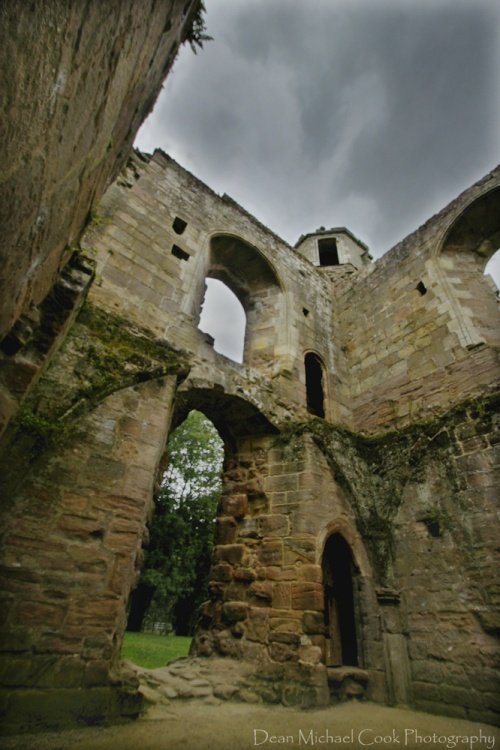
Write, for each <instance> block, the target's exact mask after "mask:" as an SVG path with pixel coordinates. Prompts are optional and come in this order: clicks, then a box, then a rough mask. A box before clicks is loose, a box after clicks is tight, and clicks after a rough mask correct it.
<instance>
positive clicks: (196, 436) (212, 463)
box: [124, 411, 224, 666]
mask: <svg viewBox="0 0 500 750" xmlns="http://www.w3.org/2000/svg"><path fill="white" fill-rule="evenodd" d="M167 455H168V460H169V465H168V468H167V470H166V471H165V473H164V474H163V478H162V481H161V487H160V490H159V492H158V496H157V497H156V499H155V513H154V516H153V520H152V522H151V526H150V540H149V544H148V547H147V548H146V550H145V554H144V564H143V568H142V571H141V576H140V580H139V584H138V586H137V588H136V589H135V590H134V591H133V592H132V595H131V597H130V602H129V618H128V624H127V630H128V631H129V633H128V634H126V637H125V645H124V657H125V658H129V657H128V656H127V648H128V647H129V646H130V648H132V645H133V644H135V643H136V642H137V638H139V639H140V636H135V634H139V633H141V635H142V633H144V634H145V633H150V634H157V635H165V634H171V635H176V636H184V637H190V636H192V635H193V631H194V627H195V625H196V621H197V619H198V612H199V608H200V606H201V604H202V603H203V602H204V601H206V600H207V599H208V598H209V597H208V592H207V586H208V575H209V571H210V560H211V552H212V546H213V539H214V531H215V519H216V512H217V504H218V501H219V497H220V492H221V474H222V464H223V458H224V447H223V442H222V440H221V438H220V436H219V433H218V432H217V430H216V429H215V427H214V425H213V424H212V422H211V421H210V420H209V419H207V418H206V417H205V415H204V414H202V413H201V412H199V411H191V412H190V413H189V415H188V417H187V418H186V419H185V420H184V422H183V423H182V424H181V425H180V426H179V427H177V429H176V430H174V431H173V432H172V434H171V435H170V438H169V440H168V447H167ZM132 633H133V634H134V635H132ZM141 642H142V641H141V640H139V643H138V645H139V646H140V645H141ZM150 642H151V641H150V639H149V640H146V643H150ZM162 642H163V639H162ZM165 645H166V644H165ZM171 645H172V646H173V647H175V648H176V649H179V648H181V649H184V654H187V649H188V647H189V642H188V641H187V638H186V640H185V641H180V642H179V641H174V640H173V639H172V644H171ZM150 648H152V650H153V651H154V650H156V649H160V648H162V643H161V642H160V641H158V643H155V644H154V645H153V646H152V647H151V646H150ZM158 655H159V656H160V654H158ZM175 655H182V654H180V653H178V652H176V654H175ZM151 656H152V657H154V656H155V654H154V653H151ZM170 658H173V656H170ZM132 660H134V659H133V656H132ZM165 662H166V659H165V658H163V661H162V662H161V663H160V664H158V665H157V666H161V665H162V664H164V663H165ZM142 666H151V665H142Z"/></svg>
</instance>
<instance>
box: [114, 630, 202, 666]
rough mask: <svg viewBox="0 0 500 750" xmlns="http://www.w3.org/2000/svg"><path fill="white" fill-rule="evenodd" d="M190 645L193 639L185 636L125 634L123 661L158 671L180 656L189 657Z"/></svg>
mask: <svg viewBox="0 0 500 750" xmlns="http://www.w3.org/2000/svg"><path fill="white" fill-rule="evenodd" d="M190 644H191V638H190V637H188V636H183V635H154V634H153V633H125V638H124V640H123V647H122V659H128V660H129V661H132V662H134V664H137V665H138V666H139V667H146V668H147V669H156V668H157V667H164V666H165V664H168V662H169V661H172V659H177V657H179V656H187V655H188V651H189V646H190Z"/></svg>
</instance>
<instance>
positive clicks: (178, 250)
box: [172, 245, 190, 260]
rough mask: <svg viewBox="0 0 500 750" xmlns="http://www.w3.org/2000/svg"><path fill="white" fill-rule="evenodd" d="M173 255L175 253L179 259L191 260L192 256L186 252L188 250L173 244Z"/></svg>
mask: <svg viewBox="0 0 500 750" xmlns="http://www.w3.org/2000/svg"><path fill="white" fill-rule="evenodd" d="M172 255H175V257H176V258H179V260H189V257H190V256H189V253H186V251H185V250H183V249H182V248H181V247H179V246H178V245H172Z"/></svg>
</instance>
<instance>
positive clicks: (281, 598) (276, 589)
mask: <svg viewBox="0 0 500 750" xmlns="http://www.w3.org/2000/svg"><path fill="white" fill-rule="evenodd" d="M272 606H273V608H274V609H291V606H292V590H291V584H290V583H273V587H272Z"/></svg>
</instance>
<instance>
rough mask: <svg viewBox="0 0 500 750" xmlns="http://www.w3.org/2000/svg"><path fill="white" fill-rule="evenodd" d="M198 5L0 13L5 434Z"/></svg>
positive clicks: (53, 5) (74, 304) (33, 8)
mask: <svg viewBox="0 0 500 750" xmlns="http://www.w3.org/2000/svg"><path fill="white" fill-rule="evenodd" d="M198 5H199V3H198V0H161V1H160V2H156V1H154V0H142V1H141V2H140V3H138V2H135V0H106V2H105V3H103V2H101V0H91V1H90V2H88V3H81V2H73V3H72V2H53V1H52V0H39V2H36V3H27V2H25V1H24V0H9V1H8V2H5V3H2V6H1V8H0V70H1V71H2V84H1V89H2V94H3V98H4V107H5V111H6V116H5V117H3V118H2V122H1V125H0V132H1V137H0V143H1V146H0V156H1V163H2V174H1V176H0V226H1V227H2V231H1V242H0V257H1V263H2V275H1V279H0V338H1V339H3V340H2V342H1V346H0V363H1V365H2V375H1V376H0V434H1V432H2V431H3V429H4V427H5V426H6V424H7V422H8V421H9V419H10V418H11V417H12V416H13V415H14V414H15V413H16V411H17V409H18V407H19V403H20V401H21V400H22V398H23V396H24V395H25V393H26V392H27V391H28V390H29V388H30V387H31V386H32V385H33V384H34V382H35V381H36V378H37V377H38V376H39V374H40V372H41V371H42V370H43V367H44V366H45V364H46V363H47V362H48V361H49V360H50V357H51V354H52V352H53V351H54V349H55V347H56V346H57V343H58V342H60V341H61V340H63V338H64V336H65V333H66V332H67V330H68V329H69V327H70V326H71V323H72V320H73V317H74V313H75V311H76V310H77V308H78V304H79V301H81V292H82V288H80V289H77V287H78V286H80V287H82V286H83V288H84V287H85V286H87V285H88V279H84V278H83V279H82V278H81V269H79V268H76V269H75V267H74V260H75V259H74V250H75V247H76V246H77V244H78V242H79V240H80V238H81V235H82V231H83V229H84V227H85V225H86V224H87V223H88V221H89V216H90V215H91V212H92V211H93V210H95V209H96V207H97V204H98V203H99V201H100V199H101V197H102V195H103V193H104V191H105V190H106V188H107V187H108V185H109V184H110V182H111V181H112V180H114V178H115V177H116V175H117V174H118V173H119V171H120V169H121V168H122V166H123V165H124V163H125V162H126V160H127V158H128V155H129V153H130V149H131V146H132V143H133V140H134V138H135V135H136V133H137V130H138V128H139V126H140V125H141V123H142V122H143V120H144V119H145V117H146V115H147V114H148V113H149V112H150V111H151V109H152V107H153V104H154V102H155V100H156V97H157V95H158V93H159V91H160V89H161V84H162V81H163V80H164V78H165V76H166V75H167V73H168V71H169V70H170V68H171V66H172V63H173V61H174V59H175V56H176V54H177V50H178V48H179V45H180V44H181V43H182V42H183V41H184V40H185V39H186V36H187V35H188V34H189V33H190V29H191V24H192V20H193V15H194V14H195V13H196V10H197V7H198ZM75 276H76V277H77V278H76V279H75ZM79 297H80V300H79ZM61 298H62V302H61ZM29 342H31V346H29V347H28V346H26V344H27V343H29ZM16 353H18V357H17V361H16V362H13V358H14V357H15V355H16ZM13 371H14V373H16V372H17V373H18V376H17V377H16V375H15V374H14V375H12V372H13ZM3 373H5V374H3Z"/></svg>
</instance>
